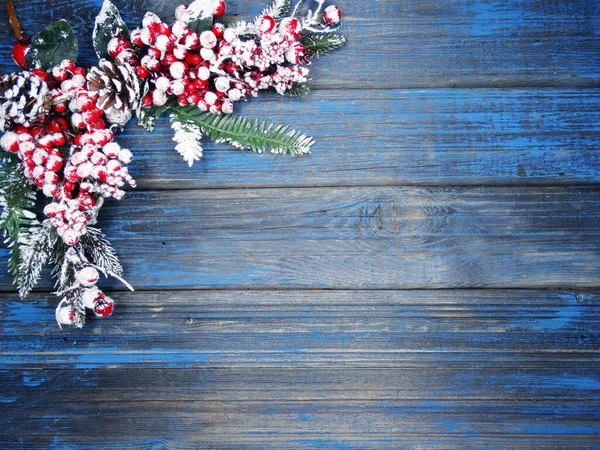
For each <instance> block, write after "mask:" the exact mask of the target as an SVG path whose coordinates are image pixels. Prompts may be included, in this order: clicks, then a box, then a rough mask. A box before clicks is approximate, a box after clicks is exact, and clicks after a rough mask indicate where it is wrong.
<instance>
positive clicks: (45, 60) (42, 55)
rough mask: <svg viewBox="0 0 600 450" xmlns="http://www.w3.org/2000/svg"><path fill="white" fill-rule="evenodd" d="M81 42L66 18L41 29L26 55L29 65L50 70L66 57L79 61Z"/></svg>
mask: <svg viewBox="0 0 600 450" xmlns="http://www.w3.org/2000/svg"><path fill="white" fill-rule="evenodd" d="M78 51H79V44H78V43H77V36H75V32H74V31H73V28H71V25H69V24H68V23H67V22H66V21H64V20H59V21H57V22H54V23H53V24H52V25H49V26H47V27H46V28H44V29H43V30H42V31H40V32H39V33H38V34H37V36H36V37H34V38H33V41H32V42H31V48H30V49H29V51H28V52H27V54H26V55H25V60H26V62H27V67H29V68H38V69H44V70H49V69H51V68H53V67H54V66H57V65H58V64H60V63H61V62H62V61H63V60H65V59H70V60H71V61H75V62H76V61H77V52H78Z"/></svg>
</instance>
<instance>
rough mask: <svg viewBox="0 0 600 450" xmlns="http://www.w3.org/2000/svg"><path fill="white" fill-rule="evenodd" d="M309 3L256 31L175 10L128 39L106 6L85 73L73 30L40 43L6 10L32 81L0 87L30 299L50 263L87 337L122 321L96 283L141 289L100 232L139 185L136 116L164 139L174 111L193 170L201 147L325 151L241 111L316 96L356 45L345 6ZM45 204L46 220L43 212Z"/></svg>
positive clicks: (196, 9) (282, 2)
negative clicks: (342, 51)
mask: <svg viewBox="0 0 600 450" xmlns="http://www.w3.org/2000/svg"><path fill="white" fill-rule="evenodd" d="M303 3H304V2H302V1H298V2H297V3H296V4H295V6H294V8H293V10H292V4H291V2H290V1H289V0H274V1H273V3H272V4H271V5H270V6H268V7H267V8H265V9H264V10H263V11H262V13H261V14H260V15H259V16H257V17H256V18H255V19H254V20H253V21H252V22H236V23H232V24H224V23H223V22H222V21H221V17H222V16H223V15H224V13H225V9H226V4H225V2H224V1H223V0H195V1H193V2H192V3H191V4H189V5H187V6H186V5H180V6H178V7H177V8H176V10H175V18H176V20H175V22H174V23H170V24H169V23H166V22H164V21H163V20H161V19H160V18H159V17H158V16H157V15H156V14H154V13H152V12H148V13H146V14H145V15H144V17H143V19H142V21H141V25H140V26H139V27H138V28H135V29H133V30H130V29H129V28H128V26H127V24H126V23H125V22H124V20H123V19H122V17H121V15H120V13H119V10H118V8H117V7H116V6H115V5H113V4H112V3H111V2H110V1H108V0H106V1H104V2H103V4H102V8H101V10H100V13H99V14H98V16H97V18H96V22H95V26H94V32H93V41H94V48H95V50H96V53H97V55H98V58H99V61H98V64H97V65H96V66H95V67H92V68H90V69H89V70H87V69H85V68H83V67H80V66H78V65H77V63H76V61H77V53H78V49H79V44H78V40H77V36H76V35H75V33H74V31H73V29H72V28H71V26H70V25H69V24H68V23H67V22H66V21H64V20H59V21H57V22H55V23H53V24H51V25H49V26H48V27H46V28H45V29H43V30H42V31H40V32H39V33H38V34H37V35H36V36H35V37H33V39H29V38H27V35H26V34H24V33H23V32H22V30H21V28H20V24H19V21H18V19H17V18H16V12H15V10H14V5H13V2H12V0H7V1H6V6H7V11H8V13H9V19H10V22H11V25H12V26H13V31H14V34H15V37H16V38H17V40H18V42H17V44H16V45H15V46H14V48H13V53H12V54H13V59H14V60H15V62H16V63H17V64H18V65H19V66H20V67H21V68H22V69H23V71H22V72H18V73H13V74H8V75H5V76H3V77H2V78H0V131H5V133H4V135H2V136H1V137H0V148H1V149H2V150H4V152H5V157H4V158H3V159H2V160H1V162H0V164H1V165H0V207H2V213H1V214H0V232H1V233H2V234H3V236H4V238H5V243H6V244H7V246H8V247H9V249H10V257H9V261H8V267H9V271H10V272H11V273H12V275H14V282H15V284H16V285H17V288H18V291H19V294H20V295H21V296H26V295H27V294H29V293H30V292H31V290H32V289H33V288H34V287H35V285H36V284H37V282H38V281H39V280H40V278H41V277H42V273H43V268H44V267H45V266H46V265H50V266H51V267H52V268H53V270H52V277H53V278H54V279H55V287H56V292H55V294H56V295H57V296H58V297H59V299H60V301H59V303H58V307H57V308H56V320H57V322H58V324H59V326H61V327H62V326H63V325H73V326H76V327H81V326H83V325H84V323H85V322H86V320H87V317H88V315H89V313H90V312H93V314H94V315H95V316H97V317H106V316H108V315H110V314H112V312H113V310H114V301H113V299H111V298H110V297H108V296H107V295H106V294H105V293H104V292H103V291H102V290H101V289H100V288H99V287H98V286H97V283H98V281H99V279H100V276H101V275H104V276H105V277H107V278H108V277H110V278H114V279H116V280H118V281H120V282H122V283H123V284H124V285H125V286H126V287H127V288H128V289H131V290H133V287H132V286H131V285H130V284H129V283H128V282H127V281H126V280H125V279H124V278H123V268H122V266H121V264H120V262H119V259H118V256H117V253H116V251H115V249H114V248H113V247H112V245H111V244H110V242H109V241H108V239H107V238H106V236H104V234H103V233H102V232H101V230H99V229H98V228H96V227H95V225H96V222H97V219H98V215H99V214H100V211H101V208H102V206H103V204H104V202H105V200H107V199H111V198H112V199H116V200H120V199H122V198H123V197H124V196H125V194H126V187H127V186H131V187H135V181H134V180H133V178H132V176H131V175H130V173H129V169H128V164H129V163H131V161H132V159H133V153H134V152H132V151H130V150H129V149H126V148H123V147H121V146H120V145H119V144H118V143H117V141H116V134H117V133H118V132H119V131H121V130H122V129H123V127H124V126H125V125H126V124H127V123H128V121H129V120H130V119H131V118H132V117H133V116H134V115H135V116H136V117H137V120H138V123H139V124H140V125H141V126H143V127H144V128H146V129H147V130H148V131H153V129H154V126H155V124H156V122H157V120H158V119H159V117H160V116H161V114H163V113H165V112H166V111H168V110H170V119H171V126H172V128H173V140H174V142H175V146H174V147H175V150H176V151H177V152H178V153H179V154H180V155H181V156H182V157H183V159H184V161H185V162H186V163H187V164H188V165H189V166H192V165H193V163H194V162H196V161H198V160H200V159H201V158H202V155H203V148H202V140H203V139H211V140H213V141H215V142H217V143H228V144H230V145H232V146H234V147H236V148H239V149H244V150H251V151H254V152H256V153H272V154H285V153H287V154H291V155H305V154H307V153H309V152H310V149H311V147H312V145H313V143H314V141H313V139H312V138H311V137H310V136H307V135H306V134H304V133H302V132H299V131H296V130H294V129H292V128H290V127H289V126H286V125H276V124H273V123H271V122H269V121H266V120H258V119H249V118H245V117H240V116H237V115H235V112H237V111H236V110H237V108H238V106H236V105H238V104H239V102H241V101H246V100H248V99H250V98H252V97H257V96H258V95H259V94H260V93H261V92H264V91H270V92H277V93H278V94H281V95H289V96H296V97H301V96H304V95H307V94H308V93H309V92H310V89H309V88H308V87H307V86H306V83H307V82H308V80H309V73H310V64H311V59H312V58H313V57H316V56H320V55H323V54H325V53H328V52H330V51H332V50H334V49H335V48H338V47H340V46H341V45H343V44H344V43H345V39H344V37H343V35H342V34H341V33H339V24H340V19H341V13H340V10H339V8H337V7H336V6H335V5H330V6H328V7H326V8H324V6H325V5H324V3H325V0H312V1H308V0H307V3H308V4H309V7H308V8H302V9H305V10H307V12H305V13H301V5H302V4H303ZM315 3H316V6H315V7H314V8H311V7H310V5H311V4H315ZM302 14H305V15H304V16H302ZM40 201H43V202H44V203H45V206H44V208H43V217H42V216H41V215H40V214H36V213H35V212H34V210H35V205H36V202H40Z"/></svg>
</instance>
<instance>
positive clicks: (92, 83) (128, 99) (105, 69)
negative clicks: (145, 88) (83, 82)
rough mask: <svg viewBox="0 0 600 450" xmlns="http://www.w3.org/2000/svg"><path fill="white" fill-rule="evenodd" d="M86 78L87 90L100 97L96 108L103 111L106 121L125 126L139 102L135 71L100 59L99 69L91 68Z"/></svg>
mask: <svg viewBox="0 0 600 450" xmlns="http://www.w3.org/2000/svg"><path fill="white" fill-rule="evenodd" d="M87 78H88V88H89V90H90V91H97V92H98V94H99V95H100V97H99V99H98V104H97V106H98V108H100V109H102V110H104V113H105V114H106V119H107V120H108V121H109V122H110V123H113V124H116V125H121V126H123V125H125V124H126V123H127V122H128V121H129V119H131V110H132V109H134V108H135V107H136V105H137V102H138V101H139V100H140V83H139V80H138V76H137V74H136V73H135V69H134V68H133V67H132V66H130V65H129V64H120V65H116V64H113V63H111V62H110V61H107V60H105V59H101V60H100V63H99V67H92V69H91V70H90V71H89V73H88V76H87Z"/></svg>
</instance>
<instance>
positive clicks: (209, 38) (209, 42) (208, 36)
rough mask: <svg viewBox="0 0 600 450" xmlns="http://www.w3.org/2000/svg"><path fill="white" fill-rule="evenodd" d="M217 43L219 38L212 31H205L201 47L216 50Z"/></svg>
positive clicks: (201, 36)
mask: <svg viewBox="0 0 600 450" xmlns="http://www.w3.org/2000/svg"><path fill="white" fill-rule="evenodd" d="M217 42H218V40H217V36H215V33H213V32H212V31H210V30H207V31H203V32H202V34H201V35H200V45H201V46H202V47H204V48H214V47H215V46H216V45H217Z"/></svg>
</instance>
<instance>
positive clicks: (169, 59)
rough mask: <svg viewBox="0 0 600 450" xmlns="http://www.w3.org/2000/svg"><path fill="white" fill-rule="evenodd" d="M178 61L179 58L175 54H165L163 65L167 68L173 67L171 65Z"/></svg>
mask: <svg viewBox="0 0 600 450" xmlns="http://www.w3.org/2000/svg"><path fill="white" fill-rule="evenodd" d="M176 61H177V57H176V56H175V55H174V54H173V53H167V54H165V57H164V58H163V59H162V63H163V65H165V66H166V67H169V66H171V64H173V63H174V62H176Z"/></svg>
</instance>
